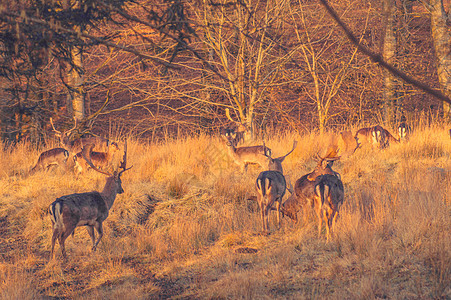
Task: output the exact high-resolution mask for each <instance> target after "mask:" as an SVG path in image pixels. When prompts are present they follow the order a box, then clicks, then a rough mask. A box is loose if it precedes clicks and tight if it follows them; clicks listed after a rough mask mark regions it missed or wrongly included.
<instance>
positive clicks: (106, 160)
mask: <svg viewBox="0 0 451 300" xmlns="http://www.w3.org/2000/svg"><path fill="white" fill-rule="evenodd" d="M94 146H95V145H94V144H89V145H86V146H85V147H84V148H83V150H82V151H80V152H78V153H77V154H76V155H75V156H74V161H75V165H76V168H77V170H78V173H81V172H82V171H83V170H86V169H88V168H89V167H90V166H89V164H88V162H87V161H86V160H85V159H84V158H83V157H88V153H90V155H91V160H92V162H93V163H94V165H95V166H96V167H97V168H99V169H101V170H105V169H106V168H107V167H108V166H109V165H110V163H111V162H112V160H113V158H114V155H115V154H116V153H117V152H119V146H118V145H117V143H116V142H112V143H111V144H110V146H109V147H108V148H107V151H106V152H96V151H92V149H93V148H94ZM83 151H84V153H83Z"/></svg>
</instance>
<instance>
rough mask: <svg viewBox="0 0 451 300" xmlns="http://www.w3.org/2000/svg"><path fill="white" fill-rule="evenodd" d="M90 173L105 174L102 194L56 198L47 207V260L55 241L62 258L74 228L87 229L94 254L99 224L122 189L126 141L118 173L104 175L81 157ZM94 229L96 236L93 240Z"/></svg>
mask: <svg viewBox="0 0 451 300" xmlns="http://www.w3.org/2000/svg"><path fill="white" fill-rule="evenodd" d="M84 158H85V159H86V161H87V162H88V164H89V165H90V166H91V168H92V169H93V170H96V171H97V172H99V173H102V174H104V175H107V176H108V178H107V179H106V183H105V186H104V188H103V191H102V192H100V193H99V192H96V191H95V192H87V193H79V194H71V195H66V196H62V197H59V198H57V199H56V200H55V201H54V202H53V203H52V204H51V205H50V207H49V212H50V216H51V221H52V225H53V235H52V250H51V258H53V257H54V248H55V242H56V240H58V242H59V244H60V248H61V252H62V255H63V257H64V258H66V249H65V246H64V242H65V241H66V239H67V238H68V237H69V235H71V234H73V232H74V230H75V228H76V227H78V226H87V227H86V228H87V230H88V233H89V236H90V237H91V240H92V250H93V251H95V250H96V247H97V245H98V244H99V242H100V240H101V238H102V236H103V227H102V223H103V221H105V219H106V218H107V217H108V212H109V210H110V209H111V207H112V206H113V204H114V200H115V199H116V195H117V194H122V193H123V192H124V190H123V188H122V181H121V175H122V173H124V172H125V171H127V170H129V169H130V168H131V167H130V168H127V166H126V163H127V141H126V142H125V146H124V156H123V160H122V162H121V164H120V166H119V169H122V170H121V171H119V172H118V171H114V172H113V173H108V172H104V171H101V170H99V169H98V168H96V167H95V166H94V165H93V164H92V162H91V159H90V157H89V154H88V157H84ZM94 228H95V229H96V231H97V233H98V234H99V237H98V239H97V241H96V239H95V233H94Z"/></svg>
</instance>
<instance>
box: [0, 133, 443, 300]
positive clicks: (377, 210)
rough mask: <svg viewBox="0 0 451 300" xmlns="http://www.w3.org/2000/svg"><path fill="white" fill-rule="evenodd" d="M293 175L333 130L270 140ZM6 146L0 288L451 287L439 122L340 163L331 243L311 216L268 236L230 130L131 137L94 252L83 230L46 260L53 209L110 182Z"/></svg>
mask: <svg viewBox="0 0 451 300" xmlns="http://www.w3.org/2000/svg"><path fill="white" fill-rule="evenodd" d="M293 140H297V141H298V147H297V148H296V150H295V151H294V152H293V153H292V154H291V155H290V156H288V157H287V159H286V160H285V161H284V170H285V173H286V174H287V175H288V178H290V180H291V181H292V183H294V180H296V179H297V178H299V177H300V176H302V175H304V174H305V173H307V172H309V171H310V170H311V169H312V168H313V167H314V166H315V164H316V162H315V161H314V159H313V157H314V156H315V154H316V153H318V152H320V151H321V149H323V148H324V146H325V145H326V144H327V143H328V141H329V136H318V135H317V134H314V133H312V134H308V135H303V136H299V135H296V134H286V135H279V136H274V137H269V138H268V139H267V140H266V141H265V142H266V145H268V146H269V147H270V148H271V149H272V151H273V153H274V156H275V157H277V156H281V155H284V154H285V153H286V152H287V151H289V150H290V149H291V146H292V143H293ZM42 150H45V149H36V148H35V147H33V146H31V145H29V144H26V143H24V144H19V145H18V146H17V147H16V148H14V149H6V150H3V151H2V153H1V155H0V163H1V164H2V168H1V170H0V186H1V189H0V226H1V229H0V268H1V269H2V270H3V271H4V272H2V275H0V276H2V277H0V287H1V291H0V295H2V299H3V298H5V299H18V298H21V299H27V298H33V299H36V298H47V297H62V298H65V297H66V298H71V299H73V298H81V299H83V298H90V299H92V298H121V299H123V298H133V299H139V298H143V299H147V298H158V297H159V298H167V297H175V298H177V297H181V298H183V297H187V298H340V299H342V298H359V299H362V298H365V299H367V298H441V297H445V298H446V297H450V296H451V291H450V288H449V287H450V286H451V285H450V283H451V282H450V270H451V261H450V246H449V245H451V243H450V230H449V224H451V222H450V221H451V220H450V207H449V205H450V196H449V195H450V186H451V175H450V170H451V159H450V151H451V140H450V139H449V136H448V135H447V131H446V129H444V128H441V127H439V126H433V127H424V128H421V129H417V131H416V132H415V133H414V135H413V136H412V138H411V140H410V141H409V142H408V143H406V144H399V145H393V146H392V147H390V148H389V149H386V150H383V151H379V150H374V149H359V150H357V152H356V153H355V154H354V155H352V156H351V157H349V158H346V159H343V160H342V161H338V162H337V163H335V165H334V168H335V170H336V171H338V172H339V173H340V174H341V176H342V179H343V182H344V184H345V203H344V206H343V208H342V211H341V213H340V218H339V220H338V222H337V226H336V229H335V235H334V237H333V239H332V242H330V243H326V241H325V238H324V235H323V236H321V237H318V236H317V234H316V229H315V228H316V219H315V217H314V216H313V215H311V216H310V217H309V222H308V223H307V224H303V226H301V224H293V223H291V221H289V220H285V219H284V221H283V224H282V228H280V229H279V230H277V229H275V228H276V226H275V225H276V224H275V223H274V219H275V218H274V217H273V216H271V217H272V218H271V222H273V223H272V224H271V226H270V228H273V230H272V233H271V234H270V235H269V236H262V235H260V234H259V232H260V219H259V214H258V210H257V207H256V204H255V203H254V202H252V201H249V200H247V199H248V198H249V196H251V195H254V193H255V192H254V181H255V178H256V177H257V175H258V173H259V172H260V171H261V170H260V169H259V168H257V167H250V168H249V169H248V172H247V174H241V172H240V170H239V168H238V167H237V166H235V165H234V164H233V162H232V161H231V160H230V159H229V158H228V156H227V153H226V151H225V149H224V147H223V145H222V144H221V141H220V139H219V138H216V137H209V136H200V137H186V138H180V139H178V140H173V141H168V142H166V143H160V144H146V143H143V142H140V141H137V140H129V141H128V165H129V166H131V165H133V168H132V169H131V170H130V171H127V172H126V173H124V175H123V187H124V189H125V193H124V194H122V195H118V197H117V199H116V202H115V204H114V206H113V208H112V209H111V211H110V216H109V217H108V219H107V220H106V221H105V222H104V227H105V229H104V231H105V234H104V237H103V239H102V242H101V243H100V244H99V247H98V250H97V251H96V252H95V253H92V252H91V250H90V241H89V237H88V235H87V234H86V232H85V231H84V230H83V229H82V228H80V229H77V230H76V232H75V236H74V238H73V239H71V238H69V239H68V241H67V242H66V248H67V252H68V256H69V259H68V260H67V261H61V257H59V248H58V246H57V253H58V255H57V257H58V259H57V260H56V261H51V262H50V263H48V256H49V248H50V237H51V224H50V219H49V217H48V214H47V209H48V205H49V204H50V203H51V202H52V201H54V200H55V198H56V197H58V196H62V195H65V194H70V193H75V192H84V191H90V190H101V189H102V188H103V184H104V182H105V176H104V175H101V174H99V173H95V172H86V173H84V174H83V175H82V176H78V177H76V176H74V174H71V173H64V172H61V171H59V170H58V169H55V170H50V171H46V172H37V173H36V174H33V175H28V174H27V170H29V169H30V168H31V166H32V165H33V164H34V163H35V160H36V159H37V156H38V154H39V152H40V151H42Z"/></svg>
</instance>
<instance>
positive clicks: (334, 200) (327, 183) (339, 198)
mask: <svg viewBox="0 0 451 300" xmlns="http://www.w3.org/2000/svg"><path fill="white" fill-rule="evenodd" d="M343 200H344V187H343V182H342V181H341V180H340V179H339V178H338V177H337V176H335V175H330V174H324V175H320V176H318V177H317V178H316V179H315V197H313V201H314V202H313V208H314V210H315V212H316V216H317V218H318V236H321V229H322V221H323V220H324V221H325V223H326V241H327V242H328V241H329V239H330V236H331V231H332V227H333V226H334V224H335V223H336V220H337V217H338V212H339V210H340V207H341V205H342V204H343Z"/></svg>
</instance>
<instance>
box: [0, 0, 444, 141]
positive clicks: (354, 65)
mask: <svg viewBox="0 0 451 300" xmlns="http://www.w3.org/2000/svg"><path fill="white" fill-rule="evenodd" d="M331 4H332V7H333V8H334V9H335V11H336V12H337V14H338V16H339V17H340V18H341V19H342V20H343V22H344V23H345V24H347V26H348V27H349V29H350V30H351V31H352V32H353V33H354V35H355V37H356V38H357V40H358V42H359V43H360V45H361V46H363V47H366V48H367V49H369V50H370V51H372V52H373V53H375V54H376V55H379V56H378V57H376V59H377V58H382V59H383V61H384V62H387V63H389V64H390V65H392V66H394V67H395V68H396V69H397V70H400V71H401V72H404V73H406V74H409V75H410V76H411V77H413V78H416V79H417V80H418V81H420V82H421V83H423V84H425V85H427V86H429V87H431V89H433V90H435V91H439V92H440V93H441V94H442V95H444V98H442V100H440V99H437V98H434V96H432V95H430V94H428V93H426V92H424V90H421V89H418V88H417V87H415V86H413V85H411V84H409V83H406V82H405V81H404V80H402V79H400V78H399V77H396V76H394V75H393V74H391V73H390V72H388V71H386V70H385V69H384V68H381V67H380V64H379V63H378V62H375V59H374V57H373V59H372V58H371V57H368V56H367V55H366V54H364V53H362V52H361V51H358V50H357V48H356V46H355V45H354V44H353V43H351V42H350V41H349V39H348V38H347V37H346V34H345V33H344V32H343V30H342V29H341V28H340V27H339V26H338V25H337V24H336V22H335V21H334V20H333V19H332V18H331V17H330V15H329V14H328V12H327V11H326V9H324V6H323V5H322V3H321V2H319V1H282V0H277V1H245V2H243V1H236V2H235V1H178V0H174V1H133V2H132V1H122V0H118V1H92V0H76V1H75V0H74V1H8V2H7V3H2V4H1V5H0V10H1V12H2V14H1V17H0V22H1V27H0V45H1V46H0V50H1V55H0V94H1V97H0V99H1V101H0V129H1V134H2V138H3V140H5V141H8V142H13V143H15V142H18V141H21V140H24V139H25V140H27V139H28V140H30V141H31V142H33V143H37V142H42V141H45V140H46V139H47V137H48V135H49V134H50V133H51V127H50V124H49V119H50V117H53V119H54V121H55V123H56V124H57V125H58V128H60V129H61V128H62V129H64V128H68V127H72V125H73V118H76V119H77V120H78V125H79V126H78V127H79V128H78V129H79V131H78V134H79V135H81V134H83V133H86V132H88V131H91V132H93V133H95V134H98V135H102V136H109V135H111V134H118V133H124V132H127V133H128V134H131V135H133V136H135V137H137V138H143V137H144V138H150V139H152V140H158V139H160V138H162V137H167V136H174V135H175V134H181V133H183V134H198V133H212V132H217V131H218V129H219V128H223V127H225V126H227V125H229V124H230V122H229V120H228V118H227V116H226V111H227V109H229V111H230V117H231V118H233V119H234V120H235V121H239V122H241V123H242V124H244V125H246V126H247V127H248V128H249V129H251V131H252V132H253V133H254V134H255V135H261V136H264V135H265V134H271V132H275V131H278V132H280V131H284V130H289V131H293V132H296V133H305V132H310V131H312V130H319V132H324V131H326V130H329V129H341V128H343V127H347V126H350V125H356V124H358V125H364V124H375V123H383V124H385V125H387V126H389V127H390V126H393V125H395V124H396V123H398V122H399V120H400V119H401V117H402V116H405V117H406V118H407V120H408V121H409V122H410V123H411V124H414V123H415V122H419V120H426V122H428V120H430V119H431V118H434V117H438V118H439V119H441V118H442V117H443V120H444V121H445V122H448V121H449V105H448V103H447V102H446V101H443V99H445V100H446V99H448V100H449V97H450V91H451V88H450V86H451V79H450V78H451V76H450V74H449V70H450V65H451V54H450V51H449V49H450V48H451V47H450V33H449V26H450V18H449V3H448V2H446V1H445V2H443V1H442V0H431V1H429V2H428V1H407V0H402V1H394V0H384V1H371V0H370V1H351V2H349V1H332V2H331ZM423 117H425V118H423ZM229 119H230V118H229Z"/></svg>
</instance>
